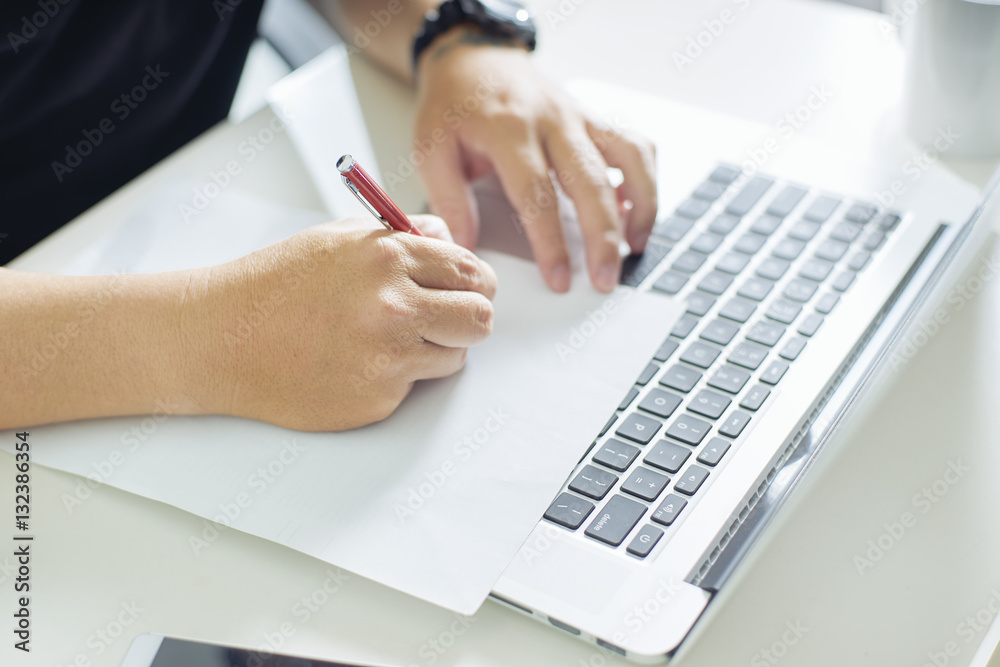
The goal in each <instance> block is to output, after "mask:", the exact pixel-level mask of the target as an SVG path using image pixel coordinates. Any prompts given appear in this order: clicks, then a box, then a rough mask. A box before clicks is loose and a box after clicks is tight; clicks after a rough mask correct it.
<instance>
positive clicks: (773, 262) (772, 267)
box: [754, 257, 791, 280]
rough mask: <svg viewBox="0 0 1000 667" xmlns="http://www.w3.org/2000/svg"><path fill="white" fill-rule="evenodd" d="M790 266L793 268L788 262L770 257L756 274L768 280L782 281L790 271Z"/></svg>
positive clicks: (759, 267)
mask: <svg viewBox="0 0 1000 667" xmlns="http://www.w3.org/2000/svg"><path fill="white" fill-rule="evenodd" d="M789 266H791V263H790V262H788V261H787V260H784V259H779V258H778V257H768V258H767V259H765V260H764V261H763V262H761V263H760V266H758V267H757V270H756V271H754V273H756V274H757V275H758V276H760V277H761V278H767V279H768V280H780V279H781V276H783V275H785V271H787V270H788V267H789Z"/></svg>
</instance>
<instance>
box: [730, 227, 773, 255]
mask: <svg viewBox="0 0 1000 667" xmlns="http://www.w3.org/2000/svg"><path fill="white" fill-rule="evenodd" d="M766 242H767V237H766V236H761V235H760V234H754V233H753V232H747V233H746V234H744V235H743V236H741V237H740V238H739V240H738V241H737V242H736V243H735V244H734V245H733V249H734V250H739V251H740V252H742V253H745V254H747V255H752V254H754V253H756V252H757V251H758V250H760V248H761V246H763V245H764V243H766Z"/></svg>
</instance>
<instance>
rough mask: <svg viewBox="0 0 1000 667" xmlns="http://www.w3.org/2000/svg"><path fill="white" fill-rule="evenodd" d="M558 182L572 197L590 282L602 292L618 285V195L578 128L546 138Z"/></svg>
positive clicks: (598, 155)
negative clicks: (585, 251)
mask: <svg viewBox="0 0 1000 667" xmlns="http://www.w3.org/2000/svg"><path fill="white" fill-rule="evenodd" d="M546 148H547V149H548V153H549V157H550V158H551V159H552V164H553V166H555V168H556V173H558V174H559V182H560V184H561V185H562V187H563V190H565V191H566V194H567V195H569V197H570V199H572V200H573V204H574V205H575V207H576V211H577V216H578V217H579V220H580V230H581V231H582V232H583V240H584V244H585V245H586V249H587V268H588V269H589V271H590V281H591V283H593V285H594V287H596V288H597V289H599V290H601V291H602V292H610V291H611V290H613V289H614V288H615V286H616V285H617V284H618V277H619V275H620V273H621V261H622V260H621V254H620V253H619V252H618V246H619V243H620V242H621V238H622V221H621V218H620V217H619V214H618V195H617V193H616V192H615V189H614V188H613V187H612V186H611V182H610V181H609V180H608V165H607V163H606V162H605V161H604V157H603V156H602V155H601V153H600V152H599V151H598V150H597V148H596V147H595V146H594V145H593V142H592V141H591V140H590V137H588V136H587V135H586V134H585V133H584V132H583V130H582V128H580V129H579V130H578V131H577V132H574V131H573V130H571V129H569V128H563V129H561V130H560V131H558V132H556V133H554V134H553V135H552V136H550V137H548V138H547V139H546Z"/></svg>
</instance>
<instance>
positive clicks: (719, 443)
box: [698, 438, 731, 466]
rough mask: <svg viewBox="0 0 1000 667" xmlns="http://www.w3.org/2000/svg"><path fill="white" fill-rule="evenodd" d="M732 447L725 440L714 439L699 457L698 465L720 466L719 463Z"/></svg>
mask: <svg viewBox="0 0 1000 667" xmlns="http://www.w3.org/2000/svg"><path fill="white" fill-rule="evenodd" d="M730 446H731V445H730V443H729V441H728V440H726V439H724V438H712V439H711V440H709V441H708V443H707V444H706V445H705V448H704V449H703V450H701V454H699V455H698V463H704V464H705V465H707V466H717V465H719V461H721V460H722V457H723V456H725V455H726V452H728V451H729V447H730Z"/></svg>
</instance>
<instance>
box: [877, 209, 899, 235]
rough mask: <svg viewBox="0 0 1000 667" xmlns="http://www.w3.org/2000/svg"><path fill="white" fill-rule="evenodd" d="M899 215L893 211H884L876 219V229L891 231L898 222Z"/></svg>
mask: <svg viewBox="0 0 1000 667" xmlns="http://www.w3.org/2000/svg"><path fill="white" fill-rule="evenodd" d="M899 221H900V217H899V216H898V215H896V214H895V213H886V214H885V215H883V216H882V217H881V218H880V219H879V221H878V229H879V230H880V231H883V232H891V231H892V230H894V229H895V228H896V225H898V224H899Z"/></svg>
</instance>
